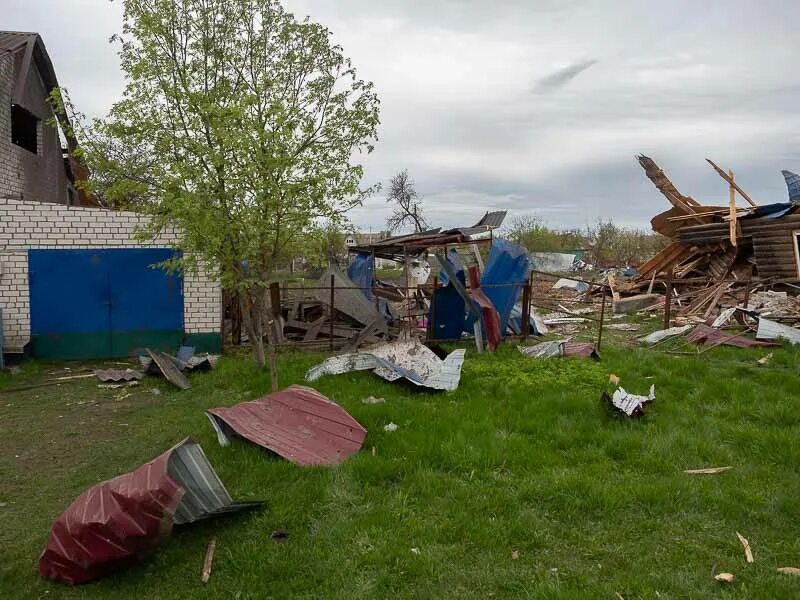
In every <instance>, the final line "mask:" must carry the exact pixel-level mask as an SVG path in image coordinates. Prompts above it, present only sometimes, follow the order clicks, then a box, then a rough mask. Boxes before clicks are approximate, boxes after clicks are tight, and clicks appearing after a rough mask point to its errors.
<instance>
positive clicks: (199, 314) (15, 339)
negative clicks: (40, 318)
mask: <svg viewBox="0 0 800 600" xmlns="http://www.w3.org/2000/svg"><path fill="white" fill-rule="evenodd" d="M141 219H142V217H140V216H139V215H137V214H136V213H131V212H120V211H111V210H105V209H100V208H85V207H69V206H63V205H57V204H41V203H37V202H22V201H20V200H9V199H0V307H2V308H3V328H4V333H5V341H6V343H5V345H6V348H8V349H19V348H21V347H22V346H23V345H24V344H26V343H27V342H28V340H29V339H30V299H29V291H28V250H29V249H30V248H45V249H51V248H52V249H57V248H76V249H77V248H136V247H147V246H151V247H170V246H172V245H173V244H175V243H176V241H177V236H176V235H175V233H174V232H169V233H167V234H164V235H162V236H160V237H158V238H157V239H155V240H152V241H151V242H148V243H142V242H138V241H136V240H135V239H134V230H135V229H136V226H137V225H138V224H139V223H141ZM221 313H222V293H221V290H220V287H219V284H218V283H217V282H216V281H214V280H212V279H210V278H208V277H206V276H205V275H202V274H192V273H187V274H186V275H185V276H184V279H183V320H184V329H185V331H186V332H187V333H216V332H219V326H220V320H221V318H222V317H221Z"/></svg>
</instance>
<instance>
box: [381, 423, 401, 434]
mask: <svg viewBox="0 0 800 600" xmlns="http://www.w3.org/2000/svg"><path fill="white" fill-rule="evenodd" d="M397 429H398V425H397V423H388V424H386V425H384V426H383V430H384V431H385V432H387V433H393V432H395V431H397Z"/></svg>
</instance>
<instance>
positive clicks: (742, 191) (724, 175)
mask: <svg viewBox="0 0 800 600" xmlns="http://www.w3.org/2000/svg"><path fill="white" fill-rule="evenodd" d="M706 162H708V164H710V165H711V166H712V167H714V170H715V171H716V172H717V173H719V176H720V177H722V178H723V179H724V180H725V181H727V182H728V183H729V184H730V185H731V186H732V187H733V189H735V190H736V191H737V192H739V193H740V194H741V195H742V198H744V199H745V200H747V201H748V202H749V203H750V206H758V204H756V203H755V202H753V199H752V198H751V197H750V196H748V195H747V192H745V191H744V190H743V189H742V188H740V187H739V186H738V185H737V184H736V183H734V181H733V179H732V178H731V177H730V176H729V175H728V174H727V173H726V172H725V171H723V170H722V169H721V168H720V167H719V166H718V165H717V164H716V163H715V162H714V161H713V160H711V159H710V158H707V159H706Z"/></svg>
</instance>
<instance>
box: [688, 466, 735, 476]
mask: <svg viewBox="0 0 800 600" xmlns="http://www.w3.org/2000/svg"><path fill="white" fill-rule="evenodd" d="M732 468H733V467H709V468H707V469H686V470H685V471H684V473H687V474H689V475H716V474H717V473H724V472H725V471H730V470H731V469H732Z"/></svg>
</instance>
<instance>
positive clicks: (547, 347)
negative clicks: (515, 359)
mask: <svg viewBox="0 0 800 600" xmlns="http://www.w3.org/2000/svg"><path fill="white" fill-rule="evenodd" d="M517 350H519V351H520V352H521V353H522V354H524V355H525V356H528V357H530V358H556V357H562V356H564V357H574V358H593V359H595V360H598V359H599V358H600V355H599V354H598V353H597V346H596V345H595V344H592V343H590V342H568V341H565V340H554V341H551V342H541V343H540V344H536V345H535V346H517Z"/></svg>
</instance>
